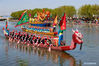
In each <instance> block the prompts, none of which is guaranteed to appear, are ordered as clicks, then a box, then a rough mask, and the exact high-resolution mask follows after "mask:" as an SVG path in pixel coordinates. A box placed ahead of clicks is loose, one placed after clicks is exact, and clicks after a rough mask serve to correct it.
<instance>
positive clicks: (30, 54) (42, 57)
mask: <svg viewBox="0 0 99 66" xmlns="http://www.w3.org/2000/svg"><path fill="white" fill-rule="evenodd" d="M15 24H16V23H15V22H9V24H8V25H9V29H10V30H13V29H14V30H18V31H20V30H21V29H20V27H18V28H14V25H15ZM4 26H5V22H0V66H99V27H98V26H88V25H67V30H66V31H65V32H64V35H65V36H64V39H65V40H66V43H67V45H70V42H71V39H72V31H71V30H72V28H73V29H76V28H78V29H79V31H80V32H81V33H82V34H83V35H84V38H83V40H84V43H83V48H82V50H81V51H80V50H79V49H80V48H79V47H80V46H79V45H77V48H76V49H75V50H72V51H67V52H59V51H51V52H49V51H48V50H46V49H42V48H33V47H28V46H25V45H21V44H17V43H15V42H9V41H8V40H7V39H5V37H4V35H3V31H2V28H3V27H4Z"/></svg>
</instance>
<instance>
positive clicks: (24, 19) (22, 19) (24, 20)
mask: <svg viewBox="0 0 99 66" xmlns="http://www.w3.org/2000/svg"><path fill="white" fill-rule="evenodd" d="M26 23H29V18H28V16H27V10H26V11H24V12H23V13H22V15H21V17H20V18H19V22H18V23H17V24H16V26H15V27H17V26H21V25H23V24H26Z"/></svg>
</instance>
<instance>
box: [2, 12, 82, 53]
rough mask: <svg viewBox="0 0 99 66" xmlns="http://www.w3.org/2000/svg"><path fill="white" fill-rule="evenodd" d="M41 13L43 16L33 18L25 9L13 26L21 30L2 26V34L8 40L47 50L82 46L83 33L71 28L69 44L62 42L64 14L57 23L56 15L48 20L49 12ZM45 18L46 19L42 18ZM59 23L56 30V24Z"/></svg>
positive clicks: (61, 49)
mask: <svg viewBox="0 0 99 66" xmlns="http://www.w3.org/2000/svg"><path fill="white" fill-rule="evenodd" d="M45 15H46V14H43V17H42V16H40V15H39V14H38V16H37V17H35V18H29V17H28V16H27V10H26V11H24V12H23V13H22V15H21V17H20V19H19V22H18V23H17V25H16V26H15V27H18V26H21V28H22V30H23V32H17V31H15V30H14V31H9V30H8V28H7V23H6V29H4V28H3V31H4V35H5V37H7V38H8V39H9V41H16V42H17V43H21V44H26V45H28V46H33V47H41V48H47V49H48V50H49V51H50V50H51V49H52V50H59V51H67V50H73V49H75V48H76V46H77V44H78V45H80V49H81V48H82V43H83V40H82V38H83V35H82V34H81V33H80V32H79V31H78V30H72V31H73V35H72V40H71V45H70V46H67V45H66V43H64V42H63V32H64V31H65V30H66V15H65V13H64V15H63V16H62V18H61V20H60V22H59V23H58V20H57V16H56V17H55V19H54V20H53V21H51V20H49V21H48V19H49V13H47V16H45ZM44 19H47V20H44ZM57 24H58V25H59V29H58V31H56V26H57Z"/></svg>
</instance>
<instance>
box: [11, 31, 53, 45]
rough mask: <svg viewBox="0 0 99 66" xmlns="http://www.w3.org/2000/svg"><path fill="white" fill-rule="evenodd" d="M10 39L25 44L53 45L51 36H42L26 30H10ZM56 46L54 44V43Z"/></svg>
mask: <svg viewBox="0 0 99 66" xmlns="http://www.w3.org/2000/svg"><path fill="white" fill-rule="evenodd" d="M9 41H17V43H23V44H31V45H32V44H35V45H39V44H44V45H47V46H50V45H52V40H51V38H49V37H41V36H37V35H33V34H29V33H25V32H14V31H12V32H10V33H9ZM53 46H54V45H53Z"/></svg>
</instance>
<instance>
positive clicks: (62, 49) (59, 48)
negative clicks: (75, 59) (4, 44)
mask: <svg viewBox="0 0 99 66" xmlns="http://www.w3.org/2000/svg"><path fill="white" fill-rule="evenodd" d="M5 37H6V38H7V39H9V37H8V36H7V35H5ZM16 42H18V40H17V41H16ZM19 44H24V45H27V46H33V47H39V48H45V49H49V48H50V49H51V50H57V51H67V50H68V49H67V48H66V47H67V46H48V45H45V44H29V42H20V43H19Z"/></svg>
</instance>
